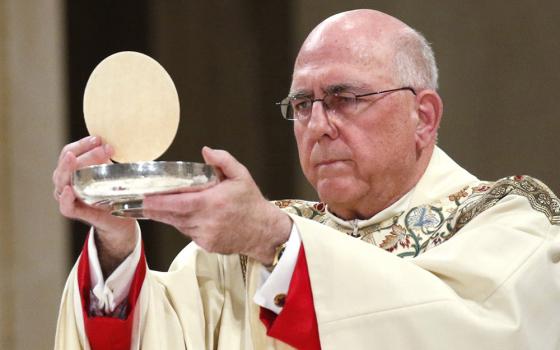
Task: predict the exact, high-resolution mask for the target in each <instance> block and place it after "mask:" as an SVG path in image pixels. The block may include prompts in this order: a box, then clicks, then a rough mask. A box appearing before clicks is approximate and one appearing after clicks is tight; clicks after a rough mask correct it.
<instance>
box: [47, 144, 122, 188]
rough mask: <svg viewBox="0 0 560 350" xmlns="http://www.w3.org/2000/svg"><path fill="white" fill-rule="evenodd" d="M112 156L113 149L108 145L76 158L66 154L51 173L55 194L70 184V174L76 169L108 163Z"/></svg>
mask: <svg viewBox="0 0 560 350" xmlns="http://www.w3.org/2000/svg"><path fill="white" fill-rule="evenodd" d="M112 154H113V148H112V147H111V146H110V145H108V144H105V145H100V146H97V147H95V148H93V149H91V150H89V151H87V152H85V153H83V154H81V155H80V156H79V157H76V155H75V154H74V152H72V151H68V152H66V153H65V154H64V156H63V157H62V159H61V160H60V162H59V164H58V166H57V168H56V169H55V171H54V173H53V183H54V185H55V193H60V192H61V191H62V188H63V187H64V186H66V185H67V184H70V179H71V176H72V173H73V172H74V171H75V170H76V169H79V168H83V167H86V166H88V165H94V164H104V163H109V162H110V161H111V158H110V157H111V155H112Z"/></svg>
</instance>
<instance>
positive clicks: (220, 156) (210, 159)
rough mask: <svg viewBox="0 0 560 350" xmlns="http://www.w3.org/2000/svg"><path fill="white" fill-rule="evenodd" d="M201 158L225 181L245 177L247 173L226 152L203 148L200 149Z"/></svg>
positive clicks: (245, 169)
mask: <svg viewBox="0 0 560 350" xmlns="http://www.w3.org/2000/svg"><path fill="white" fill-rule="evenodd" d="M202 157H204V161H205V162H206V163H207V164H209V165H212V166H215V167H217V168H218V169H219V170H220V171H221V172H222V173H223V175H224V176H225V178H227V179H236V178H241V177H245V176H247V175H248V173H249V172H248V171H247V168H245V167H244V166H243V164H241V163H239V162H238V161H237V159H235V158H234V157H233V156H232V155H231V154H229V152H227V151H223V150H214V149H212V148H210V147H208V146H204V147H203V148H202Z"/></svg>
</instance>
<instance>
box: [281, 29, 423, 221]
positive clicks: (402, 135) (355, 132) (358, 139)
mask: <svg viewBox="0 0 560 350" xmlns="http://www.w3.org/2000/svg"><path fill="white" fill-rule="evenodd" d="M307 44H308V45H307V47H306V46H304V49H302V51H301V52H300V55H299V56H298V60H297V62H296V66H295V69H294V75H293V81H292V86H291V91H290V93H291V94H294V93H297V94H301V95H306V96H310V97H312V98H323V97H324V96H325V93H326V92H328V91H333V90H335V91H341V90H342V91H347V92H352V93H354V94H356V95H358V94H364V93H369V92H373V91H382V90H387V89H394V88H400V87H401V86H397V85H396V83H394V78H393V76H392V73H391V72H392V66H391V63H390V62H391V59H390V53H389V52H388V51H387V49H383V48H382V47H381V46H380V47H378V48H377V50H373V52H366V51H364V50H362V49H361V48H360V44H359V43H358V44H356V45H353V44H351V43H350V44H348V45H342V46H345V47H341V45H339V44H338V41H336V40H334V44H325V42H324V40H323V41H318V43H317V44H316V45H314V44H313V43H307ZM415 105H416V101H415V96H414V95H413V94H412V93H411V92H410V91H406V90H404V91H398V92H393V93H389V94H382V95H374V96H368V97H364V98H363V100H360V102H359V103H358V105H357V109H356V111H355V113H353V114H352V115H335V114H334V113H332V112H330V111H326V110H325V108H324V106H323V105H322V103H321V102H315V103H314V104H313V107H312V113H311V116H310V117H309V119H307V120H306V121H295V122H294V132H295V137H296V141H297V145H298V152H299V159H300V163H301V167H302V169H303V172H304V174H305V176H306V177H307V179H308V180H309V182H310V183H311V184H312V185H313V187H314V188H315V190H316V191H317V193H318V194H319V197H320V199H321V200H322V201H324V202H326V203H327V204H328V205H329V207H330V208H331V209H332V210H333V211H334V212H335V213H337V214H338V215H340V216H349V217H352V216H354V217H355V216H361V215H366V213H367V212H368V208H367V205H368V204H367V203H371V201H372V200H377V199H378V200H379V201H389V202H391V201H394V200H396V199H397V198H398V196H400V195H402V193H399V191H401V190H402V188H399V186H400V187H402V185H403V184H405V183H406V180H407V179H408V178H410V177H411V176H414V175H412V174H411V173H412V172H413V168H414V163H415V161H416V146H415V128H416V120H417V115H416V109H415ZM392 197H395V198H392ZM364 205H365V206H366V207H364ZM371 209H373V208H371Z"/></svg>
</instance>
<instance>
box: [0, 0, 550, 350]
mask: <svg viewBox="0 0 560 350" xmlns="http://www.w3.org/2000/svg"><path fill="white" fill-rule="evenodd" d="M355 8H376V9H379V10H382V11H384V12H387V13H389V14H392V15H394V16H396V17H398V18H400V19H402V20H403V21H405V22H406V23H408V24H409V25H411V26H412V27H414V28H416V29H417V30H419V31H421V32H422V33H424V34H425V36H426V37H427V38H428V40H429V41H430V42H431V43H432V45H433V48H434V51H435V53H436V58H437V60H438V63H439V68H440V77H441V79H440V93H441V95H442V97H443V100H444V104H445V112H444V119H443V123H442V127H441V131H440V146H441V147H442V148H443V149H444V150H446V151H447V152H448V153H449V154H450V155H451V156H452V157H453V158H455V160H456V161H458V162H459V163H460V164H461V165H463V166H464V167H465V168H467V169H469V170H470V171H471V172H473V173H474V174H476V175H477V176H479V177H480V178H485V179H496V178H500V177H503V176H507V175H511V174H530V175H533V176H536V177H538V178H540V179H542V180H544V181H545V182H546V183H547V184H548V185H549V186H550V187H551V188H553V189H554V190H555V191H556V192H558V191H559V190H560V178H559V176H558V174H559V166H558V156H557V153H558V152H557V150H556V147H557V144H558V138H557V134H558V131H559V130H560V121H559V118H558V114H559V113H558V111H559V109H560V106H559V105H558V100H559V99H560V97H559V93H558V85H559V82H560V61H559V60H558V57H559V56H560V41H559V40H558V37H559V35H560V21H558V20H557V14H558V13H560V3H558V2H555V1H542V2H539V5H538V6H536V5H535V4H534V3H533V2H530V1H518V2H511V1H508V2H506V1H481V0H476V1H468V2H467V1H460V0H451V1H445V2H444V1H436V0H425V1H421V2H420V1H414V0H379V1H373V0H371V1H358V0H339V1H335V0H331V1H320V0H299V1H296V0H285V1H256V0H245V1H239V0H238V1H219V0H207V1H194V0H190V1H187V0H183V1H179V0H166V1H155V0H137V1H108V0H97V1H71V0H67V1H63V0H36V1H28V0H0V190H1V193H0V349H49V348H52V344H53V338H54V331H55V323H56V316H57V308H58V303H59V298H60V295H61V293H62V290H63V287H64V281H65V277H66V275H67V273H68V272H69V270H70V269H71V267H72V265H73V263H74V261H75V259H76V257H77V254H78V253H79V251H80V248H81V246H82V244H83V239H84V237H85V233H86V231H87V226H85V225H83V224H79V223H72V222H70V221H68V220H65V219H64V218H62V217H61V216H60V215H59V214H58V210H57V205H56V203H55V201H54V200H53V198H52V185H51V175H52V171H53V169H54V166H55V163H56V160H57V157H58V153H59V152H60V149H61V147H62V146H63V145H64V144H66V143H68V142H70V141H73V140H76V139H79V138H81V137H84V136H86V134H87V131H86V129H85V125H84V122H83V116H82V96H83V90H84V86H85V83H86V81H87V78H88V76H89V74H90V73H91V71H92V70H93V68H94V67H95V65H96V64H97V63H99V61H101V60H102V59H103V58H105V57H106V56H108V55H110V54H112V53H114V52H117V51H122V50H135V51H140V52H143V53H146V54H148V55H151V56H152V57H154V58H155V59H157V60H158V61H159V62H160V63H161V64H162V65H163V66H164V67H165V68H166V69H167V70H168V72H169V73H170V75H171V76H172V78H173V79H174V81H175V84H176V86H177V89H178V91H179V95H180V100H181V109H182V112H181V118H182V119H181V123H180V129H179V131H178V134H177V138H176V140H175V142H174V143H173V145H172V147H171V148H170V150H169V151H168V152H167V153H166V154H165V155H164V156H163V157H162V158H161V159H162V160H190V161H201V156H200V149H201V147H202V146H204V145H209V146H212V147H215V148H223V149H226V150H229V151H230V152H231V153H232V154H233V155H234V156H235V157H237V158H238V159H239V160H240V161H241V162H242V163H244V164H245V165H246V166H247V167H248V168H249V170H250V171H251V173H252V174H253V176H254V177H255V180H256V182H257V183H258V184H259V185H260V187H261V189H262V191H263V193H264V194H265V195H266V196H267V197H268V198H294V197H296V198H307V199H313V198H314V194H313V191H312V190H311V189H310V187H309V186H308V185H307V184H306V182H305V180H304V179H303V177H302V176H301V174H300V171H299V165H298V161H297V156H296V152H295V145H294V141H293V137H292V130H291V124H290V123H289V122H285V121H283V120H282V118H281V116H280V113H279V111H278V110H277V108H276V106H275V105H274V102H277V101H279V100H280V99H282V98H283V97H284V96H285V95H286V94H287V92H288V88H289V83H290V75H291V69H292V64H293V60H294V58H295V55H296V53H297V50H298V48H299V45H300V44H301V43H302V41H303V39H304V38H305V36H306V35H307V33H308V32H309V31H310V30H311V29H312V28H313V27H314V26H315V25H316V24H317V23H319V22H320V21H321V20H322V19H324V18H325V17H327V16H329V15H331V14H334V13H336V12H339V11H343V10H349V9H355ZM141 225H142V229H143V231H144V239H145V243H146V250H147V254H148V259H149V263H150V266H151V267H152V268H154V269H158V270H165V269H166V268H167V266H168V265H169V263H170V261H171V259H172V258H173V256H175V254H176V253H177V252H178V251H179V250H180V249H181V248H182V247H183V246H184V245H185V244H186V243H187V242H188V241H187V239H186V238H184V237H182V236H181V235H179V234H178V233H176V232H174V230H173V229H172V228H169V227H166V226H164V225H158V224H154V223H151V222H142V224H141Z"/></svg>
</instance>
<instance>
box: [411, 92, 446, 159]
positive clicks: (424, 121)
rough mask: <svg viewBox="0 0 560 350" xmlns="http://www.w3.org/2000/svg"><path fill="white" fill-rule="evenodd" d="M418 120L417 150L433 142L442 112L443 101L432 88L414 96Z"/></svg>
mask: <svg viewBox="0 0 560 350" xmlns="http://www.w3.org/2000/svg"><path fill="white" fill-rule="evenodd" d="M416 101H417V102H418V108H417V112H418V121H417V125H416V149H417V150H418V151H420V150H422V149H424V148H426V147H427V146H430V145H432V144H435V142H436V138H437V131H438V128H439V123H440V121H441V115H442V114H443V102H442V101H441V98H440V97H439V95H438V93H437V92H436V91H434V90H422V91H420V92H419V93H418V95H417V96H416Z"/></svg>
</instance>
